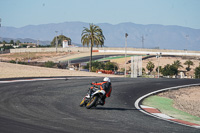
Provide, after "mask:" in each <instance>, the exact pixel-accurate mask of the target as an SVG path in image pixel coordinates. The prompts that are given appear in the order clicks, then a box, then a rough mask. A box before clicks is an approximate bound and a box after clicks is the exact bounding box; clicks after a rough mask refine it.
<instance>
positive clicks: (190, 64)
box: [184, 60, 194, 71]
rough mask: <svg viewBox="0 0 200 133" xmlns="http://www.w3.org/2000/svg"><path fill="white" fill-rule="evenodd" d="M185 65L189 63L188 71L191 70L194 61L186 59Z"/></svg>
mask: <svg viewBox="0 0 200 133" xmlns="http://www.w3.org/2000/svg"><path fill="white" fill-rule="evenodd" d="M184 65H187V67H186V70H187V71H190V70H191V68H190V66H193V65H194V63H193V62H192V61H191V60H188V61H186V62H185V63H184Z"/></svg>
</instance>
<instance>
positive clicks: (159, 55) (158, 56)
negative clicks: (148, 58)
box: [156, 53, 162, 78]
mask: <svg viewBox="0 0 200 133" xmlns="http://www.w3.org/2000/svg"><path fill="white" fill-rule="evenodd" d="M161 55H162V53H159V54H158V53H157V55H156V58H157V59H158V78H159V77H160V75H159V69H160V68H159V63H160V60H159V58H160V57H162V56H161Z"/></svg>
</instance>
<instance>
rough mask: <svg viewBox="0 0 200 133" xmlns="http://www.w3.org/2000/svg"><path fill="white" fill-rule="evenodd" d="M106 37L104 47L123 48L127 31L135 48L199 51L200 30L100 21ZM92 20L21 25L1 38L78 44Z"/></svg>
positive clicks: (2, 32)
mask: <svg viewBox="0 0 200 133" xmlns="http://www.w3.org/2000/svg"><path fill="white" fill-rule="evenodd" d="M95 25H98V26H99V27H100V28H101V29H102V30H103V33H104V36H105V38H106V40H105V46H108V47H124V44H125V33H128V37H127V44H128V45H127V46H128V47H135V48H141V47H144V48H155V47H157V48H161V49H179V50H184V49H188V50H200V47H199V45H200V29H193V28H189V27H182V26H176V25H160V24H147V25H143V24H135V23H132V22H125V23H119V24H109V23H97V24H95ZM84 27H89V23H86V22H80V21H73V22H63V23H49V24H40V25H27V26H23V27H20V28H15V27H5V26H2V27H1V28H0V37H2V38H13V39H16V38H31V39H35V40H41V41H52V40H53V38H54V37H55V36H56V32H55V31H58V34H57V35H60V34H63V35H65V36H67V37H70V38H71V39H72V41H73V42H74V43H76V44H81V33H82V30H83V29H84Z"/></svg>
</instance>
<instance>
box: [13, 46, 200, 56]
mask: <svg viewBox="0 0 200 133" xmlns="http://www.w3.org/2000/svg"><path fill="white" fill-rule="evenodd" d="M93 50H98V51H99V52H102V53H103V52H104V53H121V54H124V53H125V49H124V48H96V47H94V48H93ZM57 51H58V52H69V51H72V52H89V51H90V48H88V47H69V48H57ZM21 52H56V48H19V49H11V50H10V53H21ZM157 53H162V54H163V55H189V56H200V51H184V50H165V49H137V48H127V54H150V55H156V54H157Z"/></svg>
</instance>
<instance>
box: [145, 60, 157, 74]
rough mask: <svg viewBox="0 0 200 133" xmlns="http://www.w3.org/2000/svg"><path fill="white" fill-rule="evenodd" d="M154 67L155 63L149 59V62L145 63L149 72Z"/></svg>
mask: <svg viewBox="0 0 200 133" xmlns="http://www.w3.org/2000/svg"><path fill="white" fill-rule="evenodd" d="M154 67H155V65H154V63H153V62H151V61H149V62H148V63H147V66H146V68H147V70H149V71H150V73H151V72H152V71H153V69H154Z"/></svg>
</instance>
